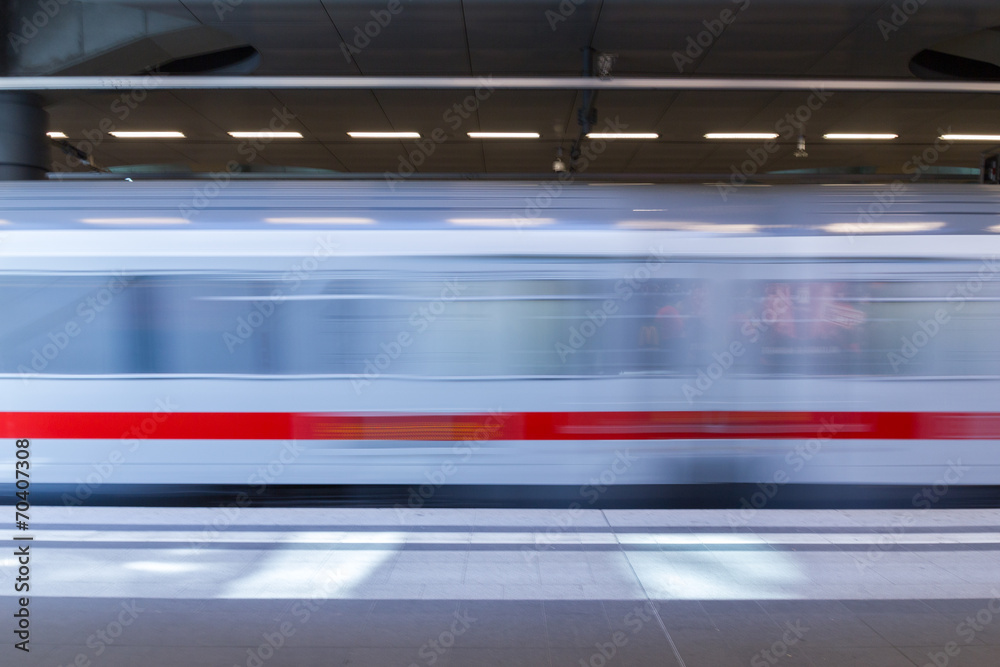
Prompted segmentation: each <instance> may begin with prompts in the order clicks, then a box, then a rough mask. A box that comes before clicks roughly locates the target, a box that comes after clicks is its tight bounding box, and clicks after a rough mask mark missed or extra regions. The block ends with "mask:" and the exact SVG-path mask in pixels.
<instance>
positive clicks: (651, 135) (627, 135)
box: [587, 132, 660, 139]
mask: <svg viewBox="0 0 1000 667" xmlns="http://www.w3.org/2000/svg"><path fill="white" fill-rule="evenodd" d="M587 138H588V139H659V138H660V135H658V134H657V133H656V132H591V133H590V134H588V135H587Z"/></svg>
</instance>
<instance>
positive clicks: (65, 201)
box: [0, 175, 1000, 236]
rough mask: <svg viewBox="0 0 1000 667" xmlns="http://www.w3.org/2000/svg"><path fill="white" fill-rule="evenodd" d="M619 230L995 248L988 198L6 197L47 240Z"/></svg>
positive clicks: (379, 192) (524, 194) (629, 191)
mask: <svg viewBox="0 0 1000 667" xmlns="http://www.w3.org/2000/svg"><path fill="white" fill-rule="evenodd" d="M324 227H325V228H329V229H337V230H343V231H347V230H351V229H357V230H366V231H375V230H382V229H386V230H389V229H398V230H415V229H504V228H517V229H518V231H533V230H549V231H552V230H557V229H589V230H594V229H609V228H610V229H616V230H635V231H664V232H670V231H673V232H686V233H688V234H692V233H693V234H709V235H714V234H725V235H727V236H731V235H741V236H749V235H752V236H761V235H763V236H788V235H794V236H829V235H841V234H851V235H857V234H902V233H923V234H948V235H954V234H994V233H998V232H1000V189H997V188H995V187H994V186H985V185H982V186H980V185H921V184H919V183H918V184H911V183H903V182H901V181H894V182H891V183H885V184H880V185H777V186H759V185H744V186H742V187H735V186H733V185H732V184H704V185H653V184H634V183H593V182H591V183H573V182H568V181H566V180H560V179H558V178H553V179H552V180H551V181H548V182H540V183H539V182H531V183H529V182H481V181H448V182H426V181H420V182H418V181H406V180H403V179H398V180H397V179H386V180H378V181H322V182H317V181H236V180H227V178H226V177H225V176H221V175H220V176H219V177H218V178H216V179H214V180H203V181H135V182H130V181H112V182H108V181H94V182H86V183H81V182H54V181H40V182H13V183H12V182H7V183H0V232H4V231H14V230H19V229H21V230H25V229H30V230H39V229H98V228H103V229H150V228H159V229H190V230H193V229H258V230H262V229H285V230H289V229H317V228H324Z"/></svg>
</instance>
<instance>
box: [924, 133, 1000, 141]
mask: <svg viewBox="0 0 1000 667" xmlns="http://www.w3.org/2000/svg"><path fill="white" fill-rule="evenodd" d="M938 138H939V139H944V140H945V141H1000V134H942V135H941V136H940V137H938Z"/></svg>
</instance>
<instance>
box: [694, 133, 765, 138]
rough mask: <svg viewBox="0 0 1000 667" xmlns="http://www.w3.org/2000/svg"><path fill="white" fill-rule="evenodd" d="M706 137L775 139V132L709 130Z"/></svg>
mask: <svg viewBox="0 0 1000 667" xmlns="http://www.w3.org/2000/svg"><path fill="white" fill-rule="evenodd" d="M705 138H706V139H777V138H778V135H777V133H775V132H709V133H708V134H706V135H705Z"/></svg>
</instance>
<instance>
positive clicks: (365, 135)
mask: <svg viewBox="0 0 1000 667" xmlns="http://www.w3.org/2000/svg"><path fill="white" fill-rule="evenodd" d="M347 134H349V135H350V136H351V138H352V139H419V138H420V133H419V132H348V133H347Z"/></svg>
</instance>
